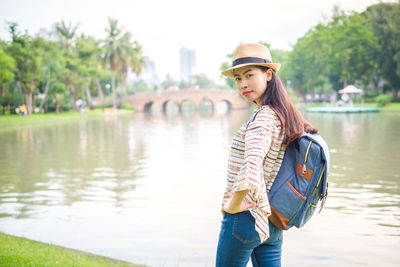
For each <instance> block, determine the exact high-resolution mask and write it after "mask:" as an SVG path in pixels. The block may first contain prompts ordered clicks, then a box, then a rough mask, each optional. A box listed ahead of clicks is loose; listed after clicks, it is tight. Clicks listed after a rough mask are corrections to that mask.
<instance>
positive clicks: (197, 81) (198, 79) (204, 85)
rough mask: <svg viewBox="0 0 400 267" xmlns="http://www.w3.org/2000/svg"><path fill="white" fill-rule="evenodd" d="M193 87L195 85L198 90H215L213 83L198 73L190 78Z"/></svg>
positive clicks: (204, 75)
mask: <svg viewBox="0 0 400 267" xmlns="http://www.w3.org/2000/svg"><path fill="white" fill-rule="evenodd" d="M192 79H193V83H194V85H197V86H198V87H199V88H200V89H213V88H215V83H214V81H212V80H210V79H209V78H208V77H207V75H206V74H204V73H200V74H196V75H193V77H192Z"/></svg>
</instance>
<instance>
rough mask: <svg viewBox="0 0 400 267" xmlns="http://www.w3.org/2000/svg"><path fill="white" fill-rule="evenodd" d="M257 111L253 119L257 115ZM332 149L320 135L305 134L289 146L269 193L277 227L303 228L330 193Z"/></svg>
mask: <svg viewBox="0 0 400 267" xmlns="http://www.w3.org/2000/svg"><path fill="white" fill-rule="evenodd" d="M257 113H258V112H256V113H255V114H254V115H253V117H252V118H251V120H250V121H249V123H248V124H247V126H249V124H250V122H252V121H254V119H255V117H256V116H257ZM328 169H329V150H328V145H327V144H326V142H325V141H324V139H323V138H322V137H321V136H320V135H318V134H309V133H303V134H302V136H301V137H300V138H298V139H296V140H295V141H293V142H292V143H290V144H289V146H288V147H287V148H286V151H285V155H284V157H283V162H282V165H281V168H280V169H279V172H278V174H277V175H276V178H275V181H274V182H273V184H272V186H271V189H270V191H269V193H268V198H269V203H270V205H271V215H270V216H269V217H268V219H269V220H270V221H271V222H272V223H273V224H274V225H275V226H277V227H279V228H281V229H283V230H288V229H289V228H291V227H292V226H296V227H297V228H300V227H302V226H303V225H304V224H305V223H306V222H307V221H308V220H309V219H310V218H311V217H312V215H313V214H314V211H315V209H316V207H317V204H318V202H319V201H320V200H321V208H320V211H321V209H322V207H323V206H324V203H325V200H326V197H327V196H328Z"/></svg>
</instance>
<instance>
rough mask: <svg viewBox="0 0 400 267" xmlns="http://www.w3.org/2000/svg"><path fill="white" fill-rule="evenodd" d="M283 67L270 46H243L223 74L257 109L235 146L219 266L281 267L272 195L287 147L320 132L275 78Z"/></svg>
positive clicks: (239, 135) (279, 239)
mask: <svg viewBox="0 0 400 267" xmlns="http://www.w3.org/2000/svg"><path fill="white" fill-rule="evenodd" d="M279 68H280V64H279V63H273V61H272V58H271V54H270V52H269V50H268V48H267V47H266V46H264V45H261V44H244V45H240V46H238V47H237V48H236V51H235V54H234V60H233V63H232V67H231V68H229V69H227V70H225V71H223V72H222V74H223V75H225V76H228V77H233V78H235V82H236V87H237V89H238V91H239V92H240V93H241V94H242V95H243V96H244V98H245V99H246V100H247V101H249V102H253V103H255V104H256V105H257V109H256V111H255V113H254V115H253V117H252V118H251V119H250V121H249V122H246V123H245V124H243V125H242V127H240V129H239V131H238V132H237V134H236V135H235V136H234V138H233V141H232V146H231V151H230V156H229V161H228V181H227V187H226V190H225V194H224V197H223V202H222V214H223V216H224V218H223V220H222V226H221V232H220V236H219V242H218V249H217V259H216V266H217V267H221V266H229V267H233V266H246V265H247V263H248V261H249V259H250V258H251V261H252V263H253V266H281V251H282V230H281V229H279V228H277V227H276V226H274V225H273V224H272V223H270V221H269V220H268V216H269V215H270V214H271V208H270V205H269V201H268V192H269V189H270V188H271V186H272V183H273V182H274V179H275V177H276V174H277V173H278V171H279V168H280V165H281V163H282V160H283V156H284V154H285V149H286V146H287V145H288V144H289V143H290V142H292V141H293V140H295V139H297V138H298V137H300V135H301V134H302V133H303V132H304V131H305V132H309V133H317V132H318V130H317V129H316V128H314V127H312V126H311V125H310V124H309V123H308V122H307V121H305V120H304V118H303V117H302V115H301V114H300V112H299V111H298V110H297V109H296V108H295V106H294V105H293V104H292V103H291V101H290V99H289V96H288V95H287V93H286V90H285V88H284V85H283V83H282V81H281V80H280V78H279V77H278V76H277V75H276V72H278V70H279Z"/></svg>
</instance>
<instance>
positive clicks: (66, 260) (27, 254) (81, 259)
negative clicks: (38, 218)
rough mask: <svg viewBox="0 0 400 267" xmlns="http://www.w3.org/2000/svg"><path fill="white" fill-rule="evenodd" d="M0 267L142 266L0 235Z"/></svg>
mask: <svg viewBox="0 0 400 267" xmlns="http://www.w3.org/2000/svg"><path fill="white" fill-rule="evenodd" d="M0 266H68V267H71V266H90V267H92V266H115V267H123V266H124V267H127V266H130V267H131V266H143V265H133V264H131V263H127V262H123V261H118V260H115V259H111V258H106V257H102V256H97V255H94V254H89V253H85V252H82V251H78V250H72V249H66V248H62V247H58V246H54V245H49V244H45V243H40V242H36V241H32V240H28V239H26V238H20V237H14V236H10V235H6V234H3V233H0Z"/></svg>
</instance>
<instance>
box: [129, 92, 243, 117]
mask: <svg viewBox="0 0 400 267" xmlns="http://www.w3.org/2000/svg"><path fill="white" fill-rule="evenodd" d="M169 101H173V102H175V103H176V104H177V105H178V107H179V109H181V105H182V103H183V102H184V101H191V102H193V103H194V104H195V105H196V110H199V106H200V103H201V102H202V101H210V102H211V103H212V107H213V110H214V109H215V106H216V105H217V103H219V102H221V101H223V102H226V103H227V105H228V108H229V110H231V109H246V108H248V102H247V101H246V100H245V99H244V98H243V97H241V96H240V95H239V94H238V93H237V91H235V90H211V89H199V90H179V91H160V92H151V93H136V94H134V95H128V96H125V97H123V102H127V103H129V104H130V105H131V106H132V108H133V109H134V110H135V111H141V112H147V111H150V109H151V106H152V105H154V104H156V105H157V106H159V107H162V110H163V112H165V109H166V104H167V103H168V102H169Z"/></svg>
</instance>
